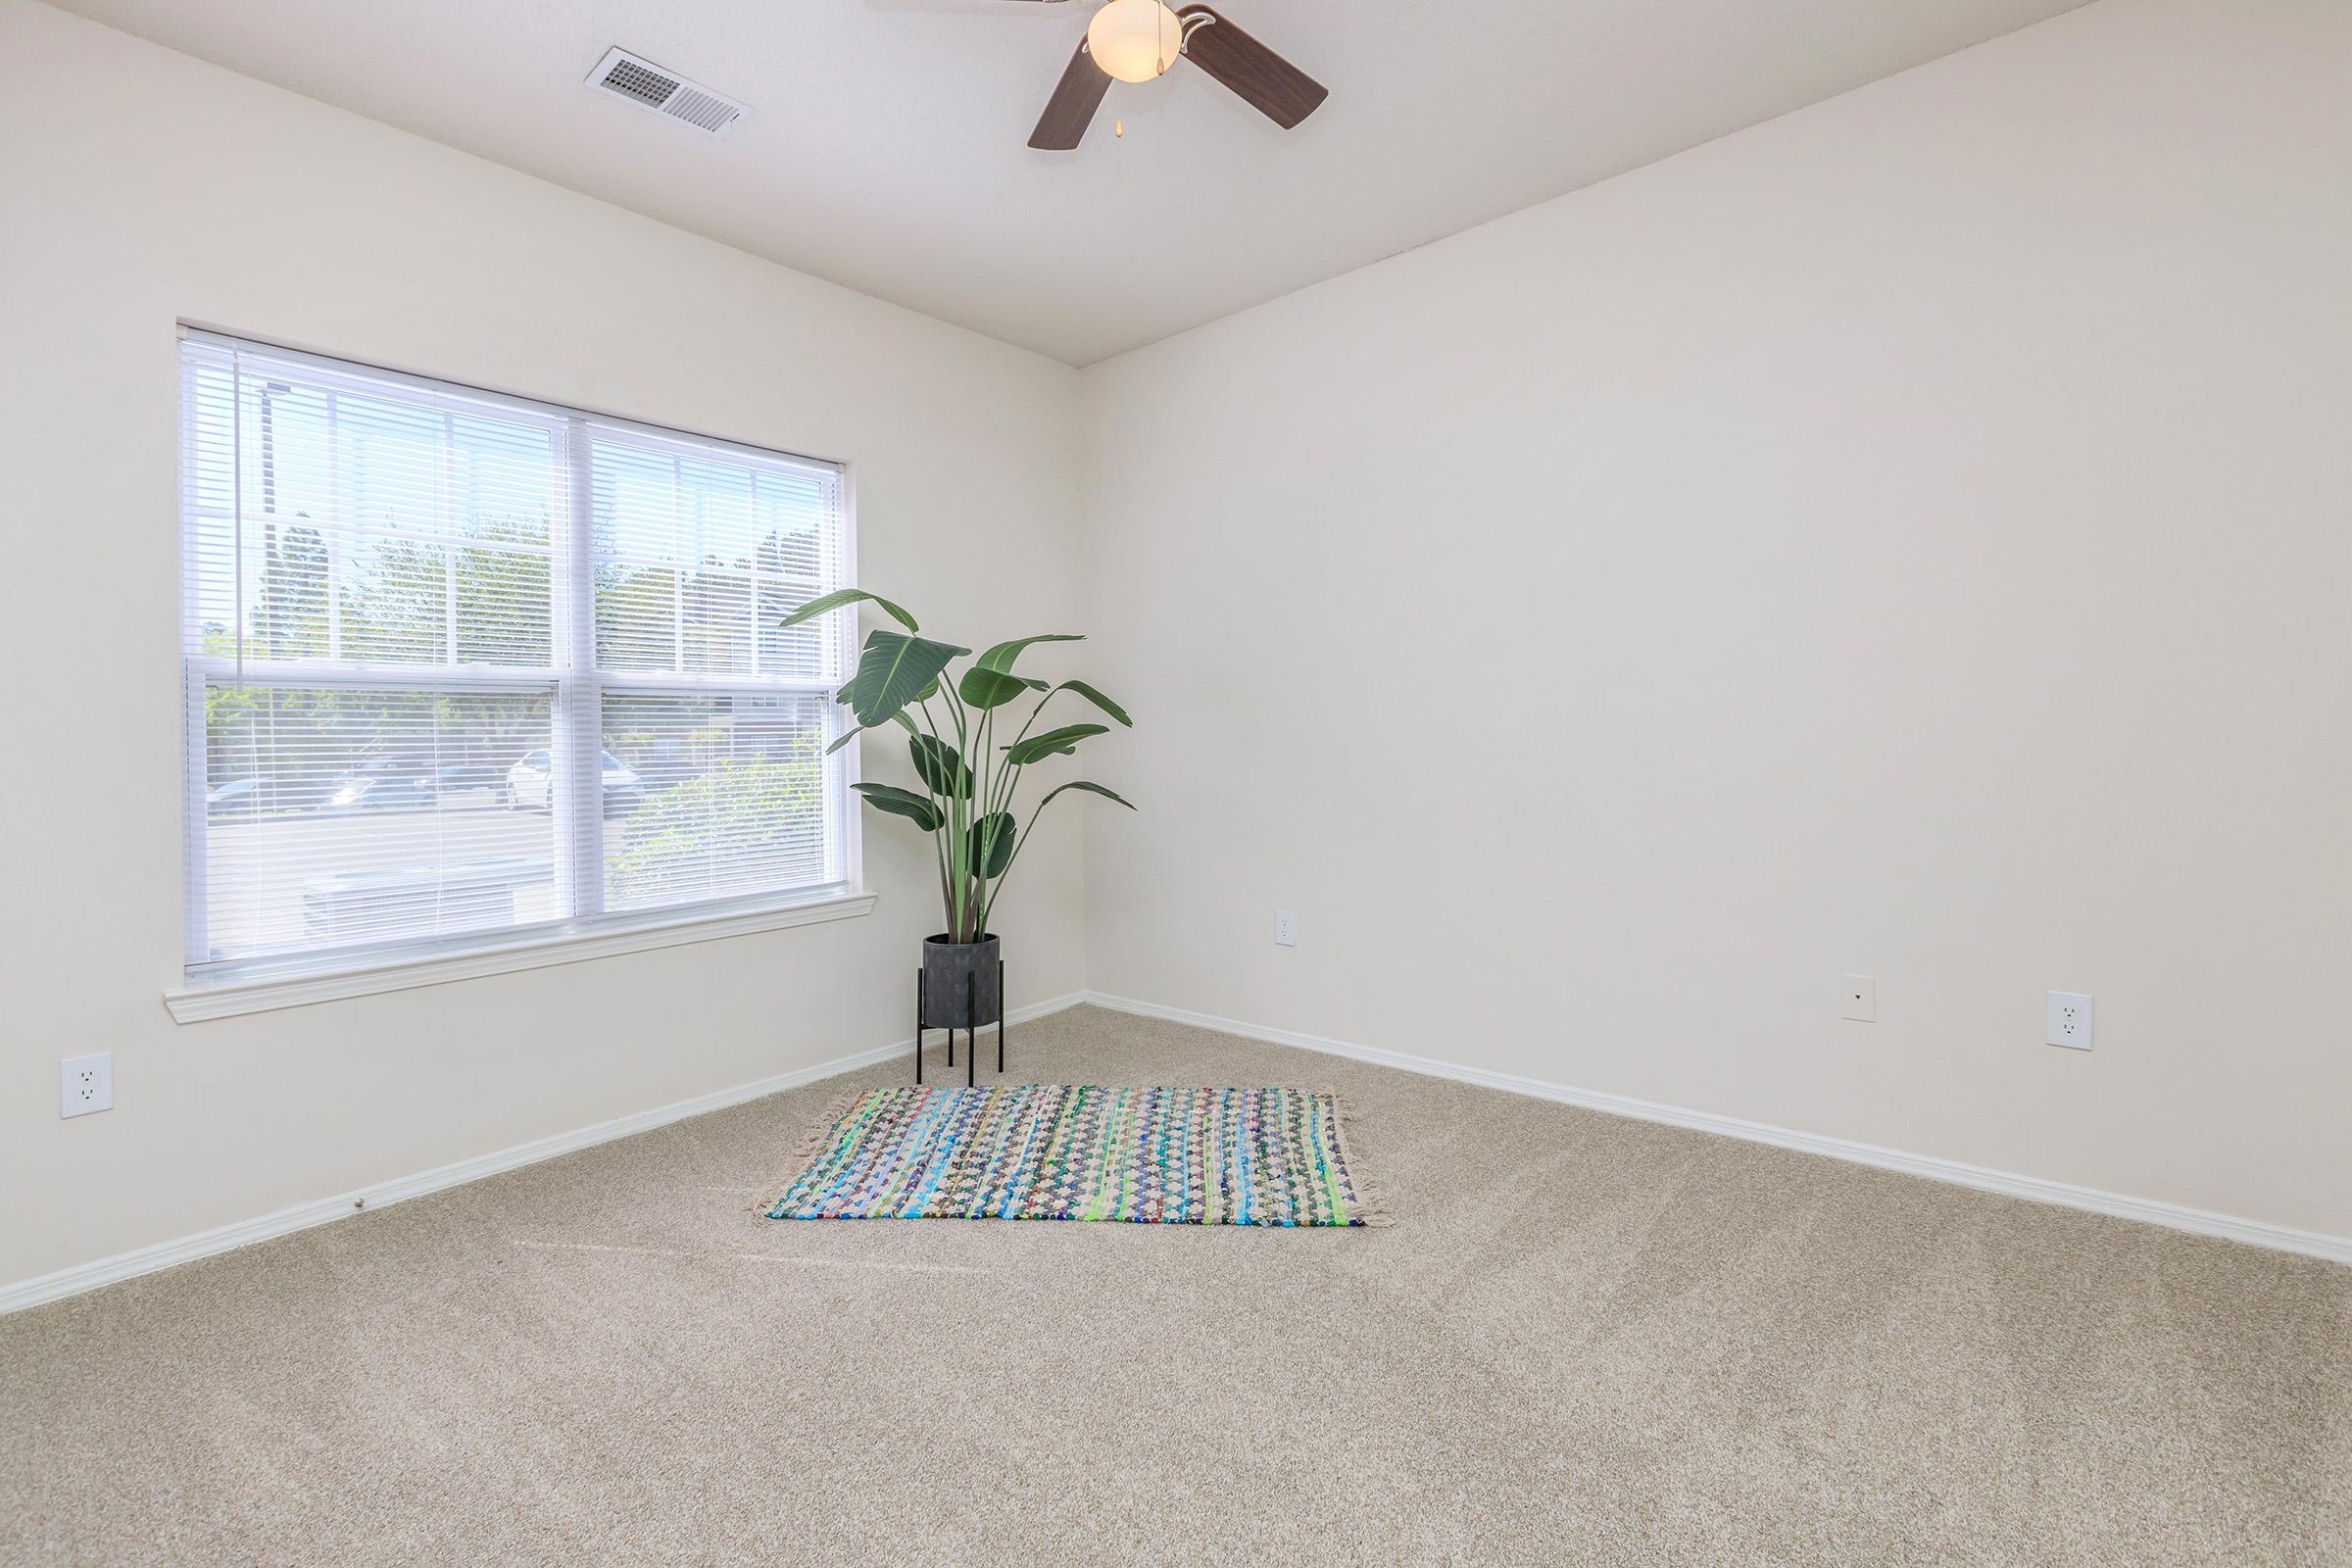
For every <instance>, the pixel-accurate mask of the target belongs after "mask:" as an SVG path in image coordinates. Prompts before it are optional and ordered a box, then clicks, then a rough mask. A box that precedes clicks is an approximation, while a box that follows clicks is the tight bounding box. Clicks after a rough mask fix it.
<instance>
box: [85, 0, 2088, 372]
mask: <svg viewBox="0 0 2352 1568" xmlns="http://www.w3.org/2000/svg"><path fill="white" fill-rule="evenodd" d="M63 3H64V4H65V6H66V8H67V9H68V10H72V11H75V12H79V13H80V14H82V15H84V16H88V17H92V18H95V19H96V20H98V21H101V22H105V23H109V24H112V25H116V26H119V27H123V28H124V29H126V30H128V31H131V32H135V33H138V34H140V35H142V36H144V37H148V38H152V39H155V40H156V41H158V42H160V43H164V44H168V45H170V46H172V47H173V48H175V49H180V50H184V51H186V52H187V53H189V54H193V55H197V56H200V57H202V58H204V59H207V60H212V61H216V62H219V63H220V64H221V65H224V66H228V67H231V68H232V69H234V70H237V71H241V72H244V73H248V74H251V75H255V76H260V77H262V78H264V79H265V80H268V81H272V82H276V83H278V84H280V85H281V86H285V87H290V88H292V89H294V90H295V91H297V92H302V93H306V94H308V95H310V96H312V97H315V98H319V99H323V100H325V101H326V102H328V103H332V104H337V105H340V106H342V107H344V108H347V109H351V110H354V111H357V112H358V113H360V114H363V115H367V116H369V117H371V118H373V119H376V120H381V121H384V122H387V123H391V124H394V125H399V126H402V127H405V128H406V129H409V130H413V131H417V132H418V133H419V134H422V135H425V136H429V137H432V138H433V139H434V140H436V141H442V142H447V143H449V144H450V145H452V146H455V147H461V148H464V149H466V151H468V152H473V153H477V154H480V155H481V156H483V157H485V158H490V159H494V160H496V161H497V162H499V163H503V164H508V165H511V166H512V167H514V168H515V169H519V170H523V171H525V172H530V173H533V174H537V175H541V176H543V177H545V178H547V179H551V180H554V181H557V182H558V183H561V184H564V185H568V186H570V187H572V188H573V189H575V190H580V191H585V192H587V193H588V194H590V195H593V196H598V197H601V198H603V199H605V200H607V201H611V202H614V203H617V204H618V205H620V206H623V207H628V208H632V209H634V210H636V211H638V212H641V213H646V214H649V215H651V216H653V217H655V218H659V219H662V220H663V221H668V222H671V223H674V224H677V225H678V226H680V227H683V228H688V229H692V230H695V231H697V232H699V233H703V234H708V235H711V237H713V238H716V239H720V240H724V241H726V242H727V243H729V244H732V245H737V246H740V247H742V248H743V249H745V250H748V251H752V252H755V253H757V254H759V255H761V256H766V257H769V258H772V259H773V260H775V261H778V262H781V263H783V264H785V265H786V266H789V267H794V268H798V269H800V270H803V271H808V272H813V273H815V274H816V275H818V276H820V277H825V278H830V279H832V280H833V281H835V282H838V283H844V284H847V285H849V286H850V287H852V288H856V289H860V290H863V291H864V292H866V293H869V294H875V295H879V296H880V297H882V298H884V299H888V300H895V301H897V302H899V303H901V304H904V305H907V306H911V307H913V308H914V309H916V310H918V311H923V312H926V313H928V314H929V315H932V316H936V317H941V318H944V319H947V320H950V321H955V322H959V323H961V324H963V325H966V326H970V327H973V328H976V329H977V330H979V331H982V332H986V333H989V334H990V335H992V336H995V337H999V338H1003V339H1005V341H1007V342H1011V343H1018V344H1021V345H1024V346H1026V347H1029V348H1032V349H1036V350H1038V351H1039V352H1040V353H1044V354H1048V355H1051V356H1053V357H1054V358H1055V359H1059V360H1065V361H1067V362H1069V363H1071V364H1073V365H1085V364H1089V363H1092V362H1093V361H1096V360H1099V359H1103V358H1104V357H1106V356H1108V355H1112V354H1116V353H1119V352H1120V351H1122V350H1125V349H1130V348H1134V347H1136V346H1138V345H1140V344H1144V343H1148V342H1151V341H1152V340H1153V339H1156V338H1160V337H1165V336H1167V335H1168V334H1169V333H1172V332H1176V331H1180V330H1182V329H1183V328H1185V327H1188V326H1193V325H1197V324H1199V323H1200V322H1202V321H1206V320H1212V319H1215V318H1217V317H1220V316H1225V315H1228V314H1230V313H1232V312H1234V311H1237V310H1240V309H1243V308H1244V307H1246V306H1250V305H1253V304H1256V303H1258V302H1259V301H1261V300H1267V299H1271V298H1273V297H1274V296H1276V295H1279V294H1284V293H1287V292H1289V291H1290V290H1292V289H1296V288H1299V287H1301V286H1303V285H1305V284H1307V283H1311V282H1314V281H1316V280H1318V279H1320V278H1325V277H1330V276H1333V275H1335V274H1337V273H1340V272H1344V271H1347V270H1349V269H1351V268H1355V267H1360V266H1362V265H1363V264H1365V263H1367V262H1371V261H1375V260H1377V259H1379V258H1380V257H1383V256H1388V255H1391V254H1394V253H1395V252H1397V251H1400V250H1405V249H1408V248H1410V247H1412V246H1414V245H1418V244H1421V243H1424V242H1426V241H1428V240H1431V239H1435V238H1438V237H1440V236H1441V235H1445V234H1449V233H1453V232H1455V231H1456V230H1459V229H1463V228H1467V227H1469V226H1471V225H1472V224H1475V223H1478V222H1482V221H1485V220H1487V219H1490V218H1495V217H1498V216H1500V215H1501V214H1503V213H1508V212H1513V211H1515V210H1517V209H1519V208H1522V207H1526V206H1529V205H1531V204H1532V203H1535V202H1539V201H1542V200H1544V199H1545V198H1547V197H1551V196H1556V195H1559V194H1560V193H1562V192H1564V191H1568V190H1573V189H1575V188H1577V187H1578V186H1581V185H1587V184H1591V183H1592V182H1593V181H1594V180H1598V179H1604V178H1606V177H1607V176H1609V175H1611V174H1615V173H1619V172H1623V171H1625V170H1628V169H1632V168H1635V167H1637V166H1639V165H1642V164H1645V163H1649V162H1652V161H1654V160H1656V159H1659V158H1663V157H1665V156H1667V155H1668V154H1671V153H1674V152H1678V151H1680V150H1682V149H1683V148H1686V147H1691V146H1694V145H1696V144H1697V143H1699V142H1703V141H1707V140H1710V139H1711V138H1713V137H1716V136H1720V135H1723V134H1725V133H1726V132H1729V131H1733V130H1737V129H1739V128H1740V127H1741V126H1743V125H1749V124H1753V123H1756V122H1758V121H1761V120H1766V119H1769V118H1771V117H1772V116H1774V115H1778V114H1783V113H1785V112H1787V111H1789V110H1791V109H1795V108H1798V107H1800V106H1801V105H1804V104H1808V103H1812V102H1815V101H1817V100H1819V99H1822V98H1826V97H1830V96H1832V95H1833V94H1836V93H1838V92H1842V91H1844V90H1846V89H1848V88H1851V87H1855V86H1858V85H1860V84H1862V83H1864V82H1867V81H1871V80H1874V79H1876V78H1877V77H1880V76H1885V75H1887V74H1889V73H1893V72H1897V71H1901V70H1903V69H1905V68H1906V67H1909V66H1914V65H1918V64H1920V63H1921V62H1924V61H1928V60H1932V59H1935V58H1936V57H1937V56H1939V55H1943V54H1948V53H1950V52H1951V51H1953V50H1956V49H1960V48H1964V47H1966V46H1968V45H1970V44H1973V43H1978V42H1981V41H1983V40H1984V39H1986V38H1990V37H1993V36H1996V35H1998V34H2000V33H2003V32H2006V31H2009V30H2011V29H2012V28H2015V27H2019V26H2023V25H2026V24H2029V23H2032V22H2036V21H2039V20H2041V19H2043V18H2045V17H2049V16H2053V15H2056V14H2057V13H2059V12H2062V11H2066V10H2070V9H2072V7H2073V6H2075V5H2077V4H2080V3H2081V0H1216V3H1217V4H1218V6H1219V8H1220V9H1221V10H1222V11H1223V12H1224V13H1225V14H1226V15H1227V16H1229V17H1231V18H1232V19H1233V21H1234V22H1236V23H1238V24H1239V25H1242V26H1244V27H1246V28H1248V29H1250V31H1251V32H1253V33H1255V34H1256V35H1257V36H1258V37H1259V38H1260V39H1262V40H1264V41H1265V42H1266V43H1267V44H1268V45H1270V46H1271V47H1273V48H1274V49H1276V50H1278V51H1280V52H1281V53H1282V54H1284V55H1286V56H1287V57H1289V58H1290V59H1291V60H1292V61H1293V62H1295V63H1296V64H1297V65H1299V67H1300V68H1301V69H1303V70H1304V71H1306V72H1307V73H1308V74H1310V75H1312V76H1314V77H1316V78H1317V79H1318V80H1320V81H1322V82H1323V83H1324V85H1325V86H1327V87H1329V88H1330V89H1331V98H1330V100H1329V101H1328V102H1327V103H1325V104H1324V106H1323V107H1322V108H1321V109H1320V110H1318V111H1317V112H1316V113H1315V115H1314V116H1313V117H1312V118H1311V119H1309V120H1308V121H1307V122H1306V123H1304V124H1302V125H1300V126H1299V128H1298V129H1296V130H1292V131H1287V132H1286V131H1282V130H1278V129H1276V128H1275V126H1274V124H1273V123H1272V122H1270V121H1267V120H1265V119H1264V118H1262V117H1261V116H1259V115H1258V114H1257V113H1256V112H1255V111H1253V110H1251V109H1250V108H1249V107H1248V106H1247V105H1245V104H1244V103H1243V102H1242V101H1241V100H1240V99H1238V98H1236V97H1234V96H1233V95H1232V94H1230V93H1228V92H1226V91H1225V90H1224V89H1223V88H1222V87H1220V86H1218V85H1217V84H1216V83H1215V82H1213V81H1211V80H1209V79H1208V78H1207V77H1206V76H1205V75H1203V74H1201V73H1200V72H1199V71H1197V70H1194V69H1192V68H1190V67H1188V66H1185V65H1181V64H1180V65H1178V66H1177V67H1176V68H1175V69H1174V70H1173V71H1171V72H1170V73H1169V74H1168V75H1167V76H1165V77H1163V78H1161V79H1160V80H1158V81H1156V82H1150V83H1145V84H1142V85H1137V86H1126V85H1121V84H1116V83H1114V84H1113V85H1112V87H1111V90H1110V96H1109V98H1108V99H1107V100H1106V101H1105V102H1104V104H1103V112H1102V115H1101V116H1100V117H1099V118H1098V119H1097V121H1096V123H1095V126H1094V128H1093V130H1091V131H1090V132H1089V133H1088V135H1087V139H1086V142H1085V144H1084V145H1083V146H1082V147H1080V148H1079V150H1078V151H1076V152H1074V153H1044V152H1033V151H1031V150H1030V149H1029V148H1028V147H1027V145H1025V144H1026V142H1027V140H1028V136H1029V130H1030V127H1031V126H1032V125H1034V124H1035V123H1036V121H1037V116H1038V112H1039V111H1040V110H1041V109H1043V108H1044V107H1045V102H1046V98H1047V95H1048V94H1049V93H1050V92H1051V91H1052V90H1053V86H1054V79H1055V77H1056V76H1057V74H1058V73H1060V71H1061V69H1062V66H1063V65H1064V64H1065V63H1066V62H1067V60H1068V59H1069V55H1070V51H1071V50H1072V49H1073V48H1074V47H1075V46H1076V43H1077V40H1078V38H1079V37H1080V35H1081V34H1083V33H1084V31H1085V30H1086V19H1087V17H1088V15H1089V14H1090V13H1091V11H1092V10H1093V4H1092V0H1066V3H1062V4H1037V3H1032V0H366V3H361V0H204V3H202V4H190V3H189V0H63ZM614 44H618V45H620V46H622V47H624V48H627V49H630V50H632V51H634V52H636V53H638V54H640V55H643V56H645V57H647V58H649V59H651V60H653V61H655V62H657V63H658V64H660V65H662V66H663V67H666V68H667V69H669V70H671V71H675V72H679V73H684V74H685V75H687V76H689V77H692V78H695V79H697V80H699V81H701V82H703V83H704V84H706V85H708V86H711V87H712V88H714V89H716V90H718V91H720V92H723V93H727V94H730V95H732V96H734V97H736V98H739V99H742V100H744V101H745V102H747V103H749V104H750V105H751V106H752V114H751V117H750V118H749V119H748V120H746V121H745V122H744V123H742V124H740V125H739V126H738V127H737V128H736V130H735V132H734V134H733V135H731V136H729V137H727V138H725V139H723V140H713V139H711V138H710V137H707V136H704V135H702V134H700V133H699V132H696V131H693V130H690V129H688V128H686V127H684V126H682V125H678V124H675V123H670V122H667V121H664V120H661V119H659V118H657V117H655V116H652V115H647V114H643V113H640V112H637V111H635V110H633V109H631V108H630V107H629V106H627V105H626V104H624V103H621V102H620V101H618V100H616V99H613V98H611V97H607V96H604V95H601V94H597V93H592V92H590V91H589V90H588V89H586V88H585V87H583V86H582V85H581V82H582V78H584V77H585V76H586V75H587V74H588V73H589V71H590V69H591V68H592V67H594V66H595V64H596V63H597V61H598V60H599V59H600V58H602V56H603V55H604V53H605V51H606V49H607V48H609V47H611V46H613V45H614ZM1986 112H1987V113H1998V112H1999V110H1998V106H1997V105H1988V106H1986ZM1114 117H1123V118H1124V119H1125V121H1126V123H1127V134H1126V137H1125V139H1124V140H1120V139H1116V138H1114V137H1113V136H1112V135H1111V133H1110V132H1111V121H1112V119H1113V118H1114Z"/></svg>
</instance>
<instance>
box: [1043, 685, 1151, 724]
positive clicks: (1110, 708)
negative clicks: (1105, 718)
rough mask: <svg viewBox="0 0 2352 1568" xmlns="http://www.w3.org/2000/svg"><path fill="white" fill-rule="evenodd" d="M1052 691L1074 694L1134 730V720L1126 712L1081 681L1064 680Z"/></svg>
mask: <svg viewBox="0 0 2352 1568" xmlns="http://www.w3.org/2000/svg"><path fill="white" fill-rule="evenodd" d="M1054 691H1057V692H1076V693H1077V694H1078V695H1079V696H1081V697H1083V698H1085V699H1086V700H1087V701H1088V702H1090V703H1092V704H1094V705H1095V706H1096V707H1097V708H1100V709H1101V710H1103V711H1104V712H1105V713H1108V714H1109V715H1110V716H1111V717H1113V718H1115V719H1117V720H1118V721H1119V722H1120V723H1122V724H1124V725H1126V726H1127V727H1128V728H1129V729H1133V728H1135V720H1134V719H1132V718H1129V717H1128V716H1127V710H1125V709H1124V708H1121V707H1120V706H1119V705H1118V704H1116V703H1114V702H1112V701H1111V700H1110V699H1109V698H1107V697H1105V696H1103V694H1102V693H1101V692H1099V691H1097V690H1095V689H1094V688H1093V687H1092V686H1089V685H1088V684H1087V683H1086V682H1084V681H1082V680H1065V681H1063V682H1062V683H1061V684H1060V685H1058V686H1056V687H1054Z"/></svg>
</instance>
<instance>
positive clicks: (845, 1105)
mask: <svg viewBox="0 0 2352 1568" xmlns="http://www.w3.org/2000/svg"><path fill="white" fill-rule="evenodd" d="M872 1093H873V1091H872V1090H871V1089H845V1090H843V1091H842V1092H841V1093H840V1094H838V1095H835V1096H834V1097H833V1098H832V1099H831V1100H829V1101H827V1102H825V1108H824V1109H823V1110H822V1111H821V1112H819V1113H818V1115H817V1117H816V1119H815V1120H814V1121H812V1122H810V1123H809V1127H808V1130H807V1131H806V1132H804V1133H802V1134H801V1141H800V1142H799V1143H798V1144H795V1145H794V1146H793V1150H792V1153H791V1155H790V1156H789V1160H790V1163H789V1165H788V1166H787V1171H788V1174H787V1175H786V1176H785V1177H784V1179H783V1180H782V1181H780V1182H778V1183H776V1184H775V1185H774V1186H772V1187H768V1188H764V1189H762V1191H764V1192H765V1193H766V1194H767V1195H768V1196H766V1197H764V1198H762V1197H760V1195H759V1194H758V1193H755V1194H753V1195H752V1212H753V1213H755V1214H757V1215H759V1216H760V1218H761V1219H765V1218H767V1211H768V1210H769V1209H771V1208H773V1207H775V1206H776V1204H777V1202H778V1201H781V1200H782V1199H783V1197H784V1195H785V1194H786V1193H789V1192H791V1191H792V1184H793V1183H794V1182H797V1181H799V1180H800V1179H801V1177H802V1175H803V1174H804V1173H805V1172H806V1171H807V1170H808V1169H809V1166H810V1165H812V1164H814V1163H815V1162H816V1156H817V1155H819V1154H821V1153H823V1152H825V1145H826V1144H827V1143H829V1142H831V1140H832V1135H833V1129H834V1128H836V1127H838V1126H840V1125H841V1118H842V1117H844V1116H847V1115H848V1114H849V1113H850V1112H851V1111H852V1110H853V1109H855V1108H856V1107H857V1104H858V1102H859V1101H860V1100H863V1099H864V1098H865V1097H866V1096H867V1095H870V1094H872Z"/></svg>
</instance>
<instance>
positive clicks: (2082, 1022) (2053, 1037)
mask: <svg viewBox="0 0 2352 1568" xmlns="http://www.w3.org/2000/svg"><path fill="white" fill-rule="evenodd" d="M2042 1038H2043V1039H2044V1040H2046V1041H2048V1042H2049V1043H2050V1044H2051V1045H2053V1046H2064V1047H2066V1048H2067V1049H2068V1050H2070V1051H2088V1050H2089V1049H2090V998H2088V997H2086V996H2084V995H2083V994H2082V992H2080V991H2053V992H2051V993H2049V1016H2048V1019H2047V1021H2046V1023H2045V1024H2044V1026H2043V1029H2042Z"/></svg>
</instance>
